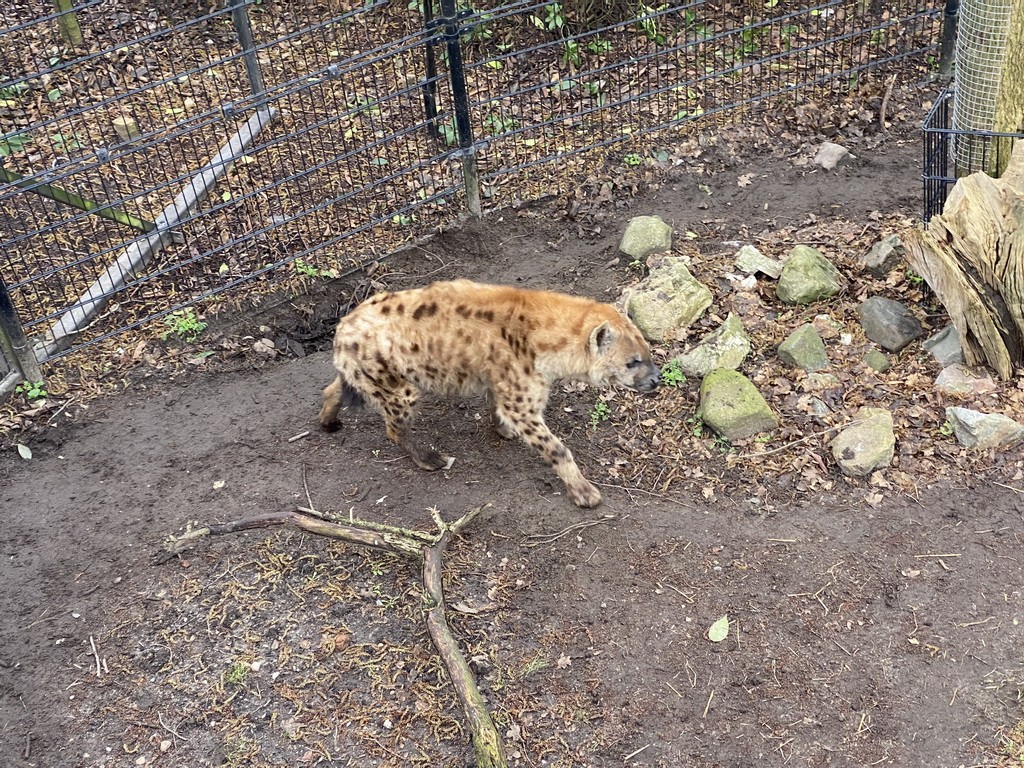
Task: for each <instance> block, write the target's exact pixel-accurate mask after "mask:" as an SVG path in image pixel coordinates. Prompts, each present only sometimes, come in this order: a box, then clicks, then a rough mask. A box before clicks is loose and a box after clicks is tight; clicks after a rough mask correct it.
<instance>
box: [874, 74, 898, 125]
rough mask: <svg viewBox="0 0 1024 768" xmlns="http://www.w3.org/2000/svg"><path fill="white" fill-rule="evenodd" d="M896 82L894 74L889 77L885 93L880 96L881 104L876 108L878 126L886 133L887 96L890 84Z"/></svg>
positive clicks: (890, 92)
mask: <svg viewBox="0 0 1024 768" xmlns="http://www.w3.org/2000/svg"><path fill="white" fill-rule="evenodd" d="M895 82H896V75H893V76H892V77H890V78H889V85H887V86H886V88H885V95H884V96H883V97H882V106H881V107H880V108H879V110H878V127H879V129H881V131H882V133H888V132H889V131H887V130H886V128H885V112H886V110H887V109H888V108H889V97H890V96H892V86H893V84H894V83H895Z"/></svg>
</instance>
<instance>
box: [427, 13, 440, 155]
mask: <svg viewBox="0 0 1024 768" xmlns="http://www.w3.org/2000/svg"><path fill="white" fill-rule="evenodd" d="M423 28H424V29H425V30H427V32H428V33H429V32H430V31H431V30H433V28H434V0H423ZM423 48H424V51H423V53H424V58H425V62H424V63H425V67H426V78H425V82H424V83H423V112H424V114H425V115H426V118H427V131H428V132H429V133H430V137H431V138H432V139H440V138H441V131H440V130H439V129H438V127H437V62H436V61H434V44H433V41H432V40H431V39H430V38H428V39H427V44H426V45H425V46H423Z"/></svg>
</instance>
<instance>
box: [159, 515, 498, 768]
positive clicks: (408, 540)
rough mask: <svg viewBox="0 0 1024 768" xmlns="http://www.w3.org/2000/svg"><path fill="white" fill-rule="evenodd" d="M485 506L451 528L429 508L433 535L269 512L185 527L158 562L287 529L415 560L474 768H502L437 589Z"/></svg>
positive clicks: (487, 715) (430, 625)
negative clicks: (453, 546)
mask: <svg viewBox="0 0 1024 768" xmlns="http://www.w3.org/2000/svg"><path fill="white" fill-rule="evenodd" d="M489 506H490V504H485V505H484V506H482V507H476V508H475V509H471V510H470V511H469V512H467V513H466V514H465V515H463V516H462V517H460V518H459V519H458V520H456V521H455V522H453V523H446V522H444V520H442V519H441V513H440V512H438V511H437V510H436V509H431V510H430V513H431V515H432V516H433V518H434V523H435V524H436V525H437V528H438V532H437V533H436V534H432V533H424V532H423V531H413V530H409V529H407V528H396V527H394V526H390V525H381V524H379V523H370V522H368V521H365V520H357V519H355V518H349V519H348V520H345V521H341V520H339V519H337V518H334V517H329V516H327V515H324V514H322V513H320V512H317V511H316V510H313V509H307V508H304V507H299V508H297V509H294V510H292V511H290V512H270V513H267V514H265V515H257V516H256V517H249V518H245V519H243V520H233V521H231V522H228V523H222V524H220V525H206V526H203V527H199V528H193V527H192V526H191V525H189V526H188V527H187V528H186V530H185V533H184V534H182V535H181V536H170V537H168V539H167V541H166V542H164V548H163V549H164V551H163V552H162V553H161V557H160V561H161V562H165V561H166V560H168V559H170V558H171V557H173V556H175V555H178V554H181V553H182V552H183V551H185V550H186V549H189V548H190V547H192V546H193V545H195V544H196V543H197V542H198V541H199V540H200V539H204V538H206V537H207V536H221V535H224V534H226V533H237V532H239V531H249V530H253V529H255V528H270V527H272V526H275V525H290V526H292V527H295V528H299V529H301V530H303V531H307V532H309V533H315V534H316V535H318V536H327V537H329V538H332V539H341V540H342V541H347V542H350V543H352V544H359V545H361V546H364V547H372V548H373V549H380V550H383V551H385V552H394V553H395V554H397V555H401V556H403V557H407V558H410V559H412V560H415V561H416V562H418V563H420V564H421V567H422V578H423V591H424V616H425V618H426V623H427V630H428V631H429V632H430V638H431V640H433V642H434V647H435V648H437V652H438V654H439V655H440V656H441V660H442V661H444V665H445V667H446V668H447V669H448V677H449V678H450V679H451V681H452V685H453V686H455V693H456V695H457V696H458V697H459V702H460V703H461V704H462V709H463V711H464V712H465V713H466V719H467V720H468V721H469V726H470V730H471V732H472V734H473V751H474V753H475V755H476V765H477V768H508V761H507V759H506V757H505V746H504V744H503V743H502V741H501V735H500V734H499V733H498V729H497V728H496V727H495V725H494V721H493V720H492V719H491V713H490V711H489V710H488V709H487V705H486V704H485V703H484V697H483V695H482V694H481V693H480V689H479V688H478V687H477V684H476V678H475V677H474V676H473V672H472V670H470V668H469V664H468V663H467V662H466V657H465V656H463V655H462V651H460V650H459V645H458V643H457V642H456V640H455V638H454V637H453V636H452V632H451V629H450V628H449V626H448V618H447V616H446V614H445V601H444V590H443V587H442V584H441V572H442V570H443V565H444V563H443V558H444V553H445V550H446V549H447V547H448V542H450V541H451V540H452V537H453V536H455V535H456V534H457V533H458V532H459V531H460V530H462V528H464V527H465V526H466V525H468V524H469V523H470V522H472V521H473V519H474V518H475V517H476V516H477V515H479V514H480V513H481V512H482V511H483V510H484V509H486V508H487V507H489Z"/></svg>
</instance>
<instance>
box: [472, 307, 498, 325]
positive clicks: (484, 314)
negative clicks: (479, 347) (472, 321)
mask: <svg viewBox="0 0 1024 768" xmlns="http://www.w3.org/2000/svg"><path fill="white" fill-rule="evenodd" d="M476 316H477V317H478V318H479V319H480V320H483V321H484V322H487V323H493V322H494V313H493V312H492V311H491V310H489V309H478V310H477V311H476Z"/></svg>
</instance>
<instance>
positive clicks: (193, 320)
mask: <svg viewBox="0 0 1024 768" xmlns="http://www.w3.org/2000/svg"><path fill="white" fill-rule="evenodd" d="M164 325H166V326H167V327H168V328H167V330H166V331H164V332H163V335H162V336H161V337H160V338H162V339H164V340H165V341H166V340H167V337H168V336H170V335H171V334H174V335H175V336H179V337H180V338H182V339H183V340H185V341H187V342H193V341H195V340H196V339H198V338H199V334H201V333H202V332H203V331H205V330H206V323H205V322H203V321H202V320H200V319H199V318H198V317H197V316H196V313H195V311H193V310H191V309H179V310H176V311H174V312H171V314H169V315H168V316H167V317H165V318H164Z"/></svg>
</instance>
